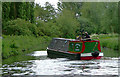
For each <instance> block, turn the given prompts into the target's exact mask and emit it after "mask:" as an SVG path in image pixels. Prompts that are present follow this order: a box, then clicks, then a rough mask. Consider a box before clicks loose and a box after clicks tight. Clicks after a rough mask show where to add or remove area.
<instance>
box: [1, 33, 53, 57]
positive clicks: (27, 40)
mask: <svg viewBox="0 0 120 77" xmlns="http://www.w3.org/2000/svg"><path fill="white" fill-rule="evenodd" d="M50 40H51V38H50V37H47V36H43V37H34V36H5V35H3V39H2V58H3V59H7V58H9V57H11V56H16V55H24V54H27V53H31V52H33V51H37V50H45V49H46V47H47V46H48V44H49V42H50Z"/></svg>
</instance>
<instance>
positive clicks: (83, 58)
mask: <svg viewBox="0 0 120 77" xmlns="http://www.w3.org/2000/svg"><path fill="white" fill-rule="evenodd" d="M80 59H81V60H91V59H101V56H98V57H92V56H88V57H80Z"/></svg>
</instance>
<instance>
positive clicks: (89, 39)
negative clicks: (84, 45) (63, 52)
mask: <svg viewBox="0 0 120 77" xmlns="http://www.w3.org/2000/svg"><path fill="white" fill-rule="evenodd" d="M85 39H86V41H91V38H90V36H89V34H88V33H87V32H85Z"/></svg>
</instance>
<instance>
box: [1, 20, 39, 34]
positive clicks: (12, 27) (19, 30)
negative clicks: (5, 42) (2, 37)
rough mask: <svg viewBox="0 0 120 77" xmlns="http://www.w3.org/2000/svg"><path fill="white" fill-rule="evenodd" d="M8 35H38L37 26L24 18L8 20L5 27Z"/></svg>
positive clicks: (5, 32)
mask: <svg viewBox="0 0 120 77" xmlns="http://www.w3.org/2000/svg"><path fill="white" fill-rule="evenodd" d="M3 34H6V35H37V27H36V26H35V25H34V24H31V23H30V22H28V21H25V20H23V19H19V18H18V19H16V20H11V21H8V22H7V23H6V25H5V27H4V28H3Z"/></svg>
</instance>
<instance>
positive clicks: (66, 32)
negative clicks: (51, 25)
mask: <svg viewBox="0 0 120 77" xmlns="http://www.w3.org/2000/svg"><path fill="white" fill-rule="evenodd" d="M73 14H74V13H73V12H71V11H69V10H66V9H64V10H63V13H61V14H60V15H59V16H58V19H57V20H56V21H57V26H59V28H60V32H61V33H62V37H65V38H75V30H76V29H77V26H78V22H77V21H76V19H75V18H74V15H73Z"/></svg>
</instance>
